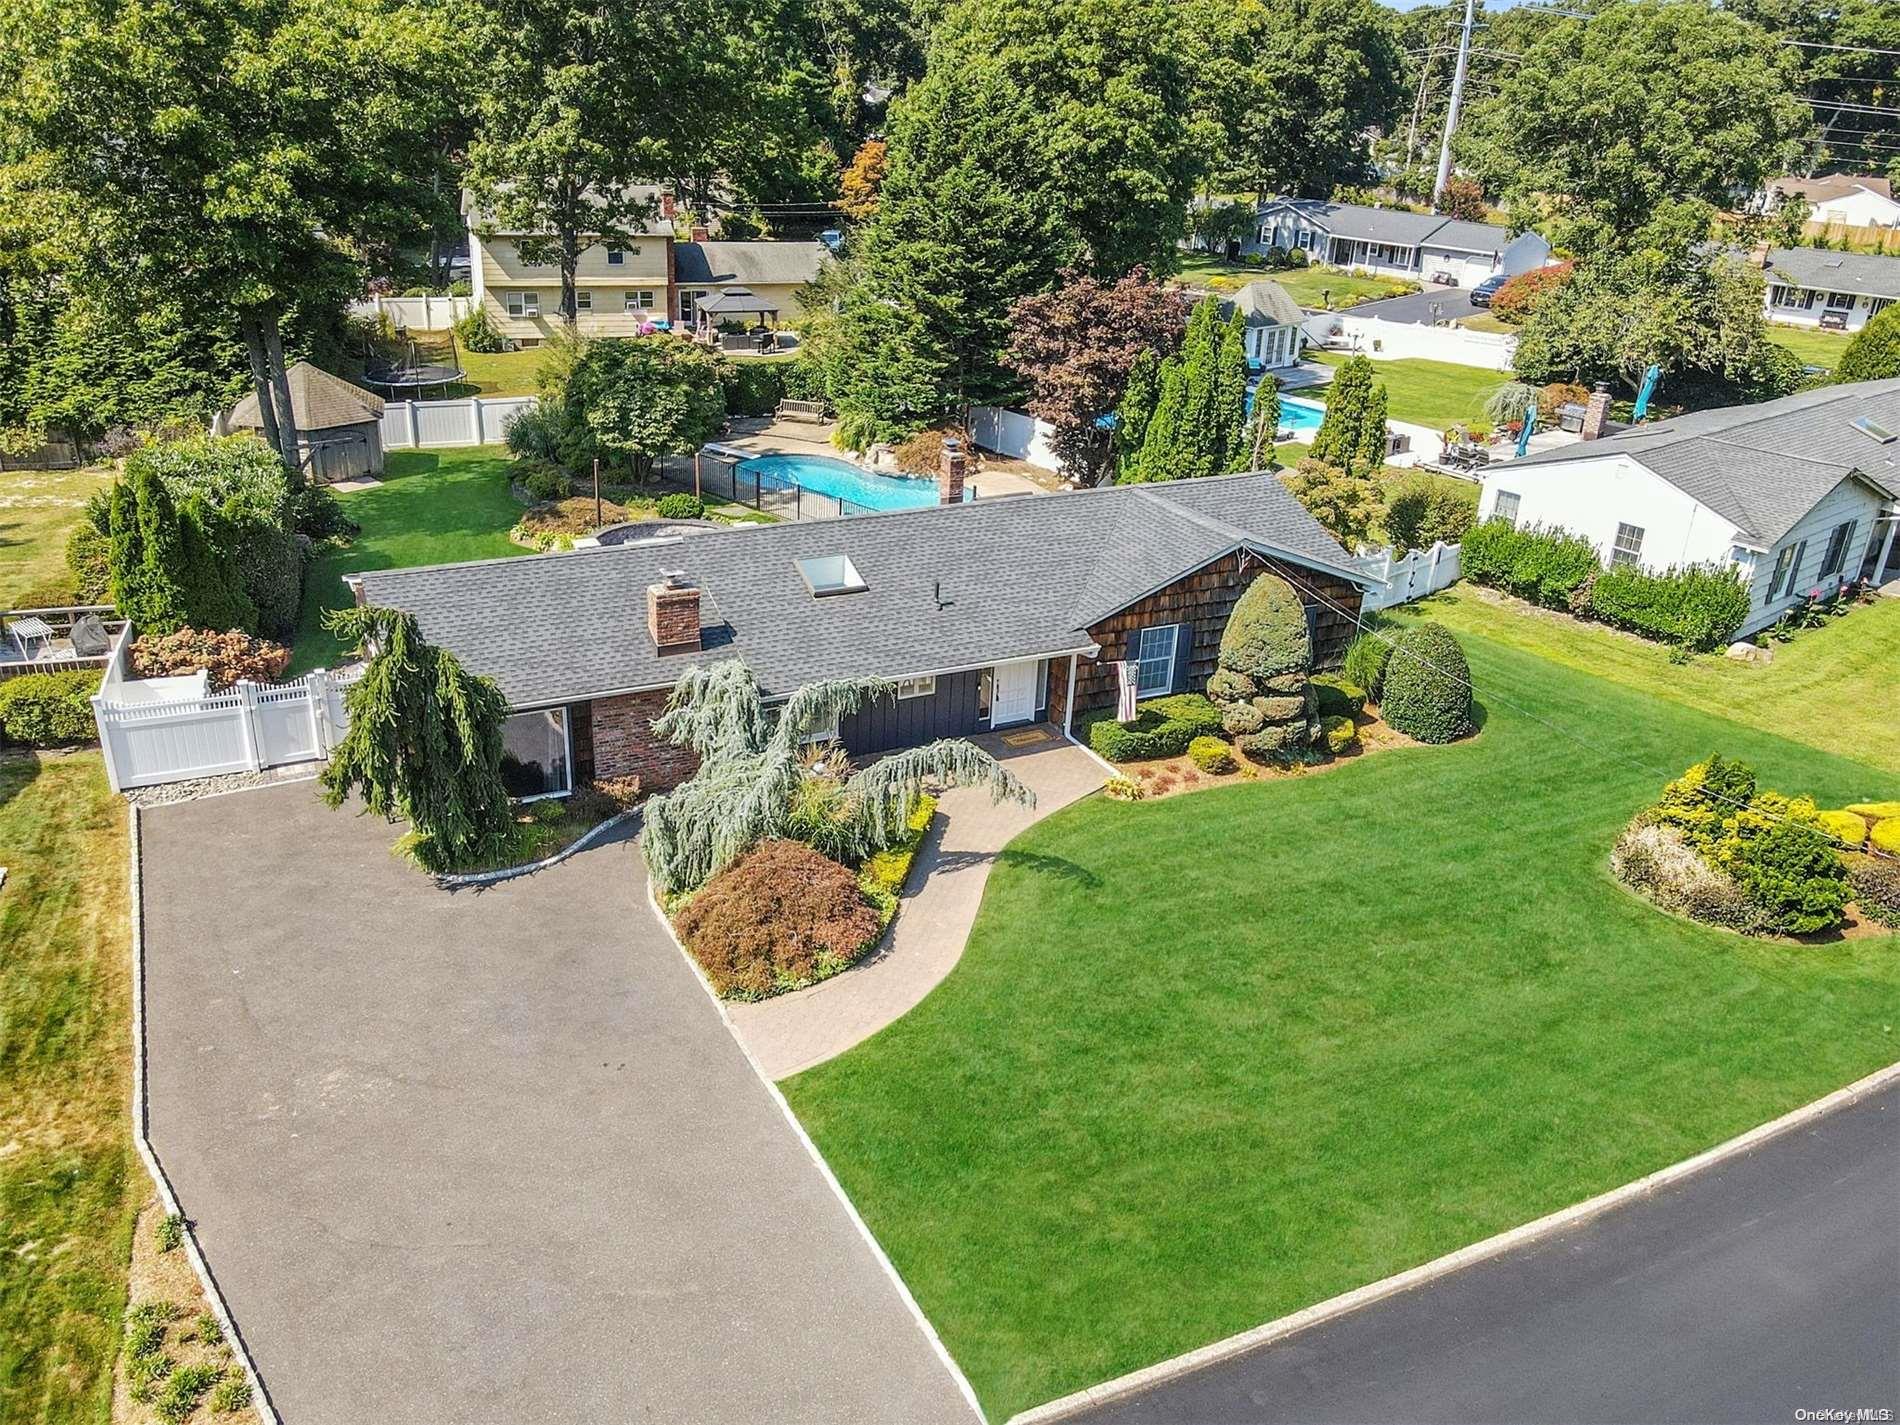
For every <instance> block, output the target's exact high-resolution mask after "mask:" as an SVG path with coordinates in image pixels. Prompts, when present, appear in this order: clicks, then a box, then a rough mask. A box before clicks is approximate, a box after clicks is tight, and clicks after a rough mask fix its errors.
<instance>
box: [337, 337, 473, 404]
mask: <svg viewBox="0 0 1900 1425" xmlns="http://www.w3.org/2000/svg"><path fill="white" fill-rule="evenodd" d="M404 355H406V356H407V358H408V359H407V360H406V361H397V362H392V361H389V360H387V359H385V358H384V357H383V355H382V353H380V352H378V351H376V350H375V349H374V348H372V349H371V350H369V351H368V352H366V353H365V354H364V357H363V384H364V385H366V386H374V387H376V388H377V389H378V390H379V391H392V392H394V391H414V392H415V393H416V394H417V395H418V396H420V395H421V394H422V393H423V392H424V391H425V390H427V389H429V388H430V387H431V386H454V385H456V384H457V383H459V382H461V381H463V380H465V379H466V378H467V373H466V372H464V371H463V370H462V361H461V353H460V352H459V351H458V350H457V349H456V345H455V334H454V333H453V332H451V333H450V334H449V359H448V360H447V361H424V360H423V359H422V356H421V353H420V351H419V350H418V348H417V346H416V342H415V338H414V337H411V338H410V339H409V349H408V351H407V352H406V353H404Z"/></svg>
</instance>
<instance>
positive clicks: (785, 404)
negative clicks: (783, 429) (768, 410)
mask: <svg viewBox="0 0 1900 1425" xmlns="http://www.w3.org/2000/svg"><path fill="white" fill-rule="evenodd" d="M772 419H774V420H779V421H806V422H809V423H810V424H812V425H823V424H824V423H825V403H824V402H823V401H780V402H779V403H778V409H777V410H775V411H773V412H772Z"/></svg>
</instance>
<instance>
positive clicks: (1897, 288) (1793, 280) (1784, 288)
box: [1762, 247, 1900, 332]
mask: <svg viewBox="0 0 1900 1425" xmlns="http://www.w3.org/2000/svg"><path fill="white" fill-rule="evenodd" d="M1762 275H1763V276H1764V277H1766V278H1767V280H1768V291H1767V294H1766V295H1765V296H1764V297H1763V298H1762V302H1763V304H1764V305H1763V311H1764V312H1765V313H1766V315H1767V316H1768V318H1769V320H1770V321H1776V322H1788V323H1791V324H1793V325H1797V326H1809V327H1835V328H1838V329H1839V330H1841V331H1850V332H1852V331H1859V330H1860V329H1861V328H1862V327H1864V326H1866V325H1867V323H1868V321H1869V320H1870V319H1871V318H1872V317H1873V315H1874V313H1876V312H1878V311H1880V310H1881V309H1882V308H1883V307H1885V306H1886V305H1887V304H1888V303H1889V302H1891V301H1893V300H1894V299H1895V298H1896V297H1900V257H1881V256H1879V255H1877V254H1875V253H1871V252H1833V251H1831V250H1829V249H1827V248H1819V247H1777V248H1771V249H1769V252H1768V258H1767V261H1766V262H1765V263H1763V272H1762Z"/></svg>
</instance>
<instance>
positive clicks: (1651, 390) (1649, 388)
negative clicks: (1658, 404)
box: [1630, 362, 1662, 421]
mask: <svg viewBox="0 0 1900 1425" xmlns="http://www.w3.org/2000/svg"><path fill="white" fill-rule="evenodd" d="M1661 380H1662V367H1660V366H1658V365H1656V364H1655V363H1654V362H1651V363H1650V367H1649V370H1647V371H1645V372H1644V373H1643V387H1642V389H1641V390H1640V391H1638V392H1637V393H1636V409H1635V410H1633V411H1631V412H1630V414H1631V415H1632V416H1633V417H1634V418H1635V419H1637V420H1639V421H1640V420H1641V419H1642V418H1643V415H1644V413H1645V412H1646V411H1648V410H1649V398H1650V397H1651V396H1653V395H1655V394H1656V383H1657V382H1659V381H1661Z"/></svg>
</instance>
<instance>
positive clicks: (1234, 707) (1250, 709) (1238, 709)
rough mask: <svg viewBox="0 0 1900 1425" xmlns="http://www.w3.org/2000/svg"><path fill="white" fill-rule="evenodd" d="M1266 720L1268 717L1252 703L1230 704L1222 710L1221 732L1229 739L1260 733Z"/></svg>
mask: <svg viewBox="0 0 1900 1425" xmlns="http://www.w3.org/2000/svg"><path fill="white" fill-rule="evenodd" d="M1266 720H1267V719H1266V715H1265V714H1264V713H1262V712H1261V711H1260V709H1259V708H1257V707H1255V706H1254V705H1253V704H1252V703H1229V704H1227V706H1226V707H1224V708H1222V709H1221V710H1220V726H1221V731H1222V732H1224V733H1226V734H1227V735H1228V736H1229V737H1245V736H1247V735H1248V734H1249V733H1253V732H1258V731H1260V728H1261V726H1262V724H1264V723H1265V722H1266Z"/></svg>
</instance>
